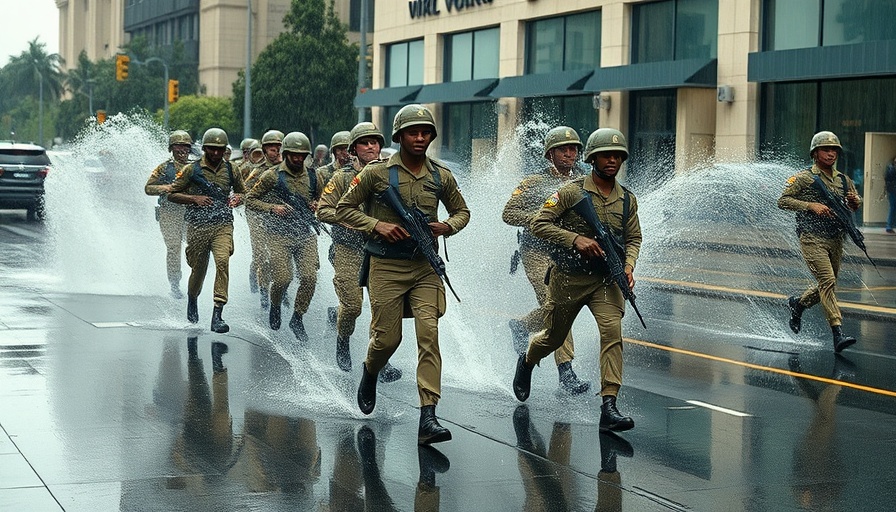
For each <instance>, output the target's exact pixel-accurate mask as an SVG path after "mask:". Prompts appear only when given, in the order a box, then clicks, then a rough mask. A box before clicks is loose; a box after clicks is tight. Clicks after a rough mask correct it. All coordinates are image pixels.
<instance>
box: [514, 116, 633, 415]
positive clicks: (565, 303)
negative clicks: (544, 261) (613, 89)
mask: <svg viewBox="0 0 896 512" xmlns="http://www.w3.org/2000/svg"><path fill="white" fill-rule="evenodd" d="M627 158H628V149H627V148H626V144H625V137H623V135H622V133H620V132H619V131H618V130H614V129H611V128H600V129H598V130H596V131H595V132H594V133H592V134H591V136H589V137H588V142H587V144H586V145H585V162H587V163H590V164H591V166H592V171H591V175H589V176H584V177H581V178H577V179H575V180H573V181H572V182H570V183H568V184H566V185H564V186H563V187H562V188H561V189H560V190H559V191H557V192H555V193H554V194H553V195H552V196H550V197H549V198H548V199H547V201H546V202H545V203H544V206H542V208H541V211H539V212H538V215H536V217H535V219H533V220H532V224H530V228H531V229H532V234H533V235H535V236H537V237H539V238H543V239H544V240H547V241H548V242H551V243H553V244H555V245H557V246H558V250H557V251H554V252H553V253H552V258H553V260H554V266H553V267H552V268H551V270H550V272H549V278H550V279H549V284H548V286H549V290H548V301H547V304H546V306H545V310H546V313H545V317H544V329H543V330H542V331H540V332H538V333H537V334H536V335H535V336H534V337H533V338H532V339H531V341H530V342H529V349H528V350H527V352H526V353H524V354H522V355H521V356H520V358H519V361H518V362H517V367H516V374H515V375H514V378H513V391H514V394H515V395H516V397H517V398H518V399H519V400H520V401H525V400H526V399H527V398H528V397H529V389H530V386H531V380H532V369H533V368H534V367H535V365H536V364H538V362H539V361H541V360H542V359H543V358H544V357H546V356H547V355H548V354H550V353H551V352H553V351H554V350H556V349H558V348H559V347H560V346H562V345H563V342H564V340H565V339H566V335H567V333H569V329H570V328H571V327H572V324H573V322H574V321H575V319H576V316H577V315H578V313H579V311H581V309H582V308H583V307H588V309H589V310H590V311H591V314H592V315H593V316H594V319H595V320H596V321H597V328H598V331H599V332H600V380H601V389H600V394H601V396H602V397H603V403H602V405H601V414H600V428H601V430H612V431H623V430H629V429H631V428H633V427H634V426H635V422H634V420H632V418H630V417H628V416H622V414H620V413H619V410H618V409H617V408H616V395H617V394H618V393H619V388H620V387H621V385H622V315H623V314H624V313H625V299H624V298H623V296H622V291H621V290H620V289H619V286H618V285H617V284H616V282H615V281H614V280H612V279H610V278H609V270H608V269H607V267H606V264H605V263H603V262H604V257H603V256H604V250H615V249H613V248H601V247H600V245H599V244H598V243H597V242H596V241H595V239H594V234H595V233H594V231H593V230H592V229H591V227H590V226H588V225H587V224H586V223H585V221H584V220H583V219H582V217H580V216H579V215H578V214H577V213H575V211H574V210H573V207H574V206H575V204H576V203H578V202H579V201H580V200H582V198H583V197H587V198H588V199H590V201H591V203H592V206H593V208H594V211H595V213H596V214H597V217H598V219H600V221H601V223H603V225H604V226H605V227H606V228H607V231H608V232H610V233H611V235H612V236H615V237H616V238H617V239H618V240H619V241H620V245H621V247H623V248H624V254H620V259H622V260H624V262H625V273H626V275H627V276H628V284H629V288H633V287H634V286H635V278H634V269H635V262H636V261H637V259H638V254H639V253H640V250H641V224H640V221H639V220H638V201H637V199H636V198H635V196H634V194H632V193H631V192H629V191H628V190H627V189H625V188H624V187H623V186H622V185H620V184H619V182H617V181H616V175H617V174H618V173H619V171H620V168H621V167H622V164H623V162H625V160H626V159H627ZM602 263H603V264H602Z"/></svg>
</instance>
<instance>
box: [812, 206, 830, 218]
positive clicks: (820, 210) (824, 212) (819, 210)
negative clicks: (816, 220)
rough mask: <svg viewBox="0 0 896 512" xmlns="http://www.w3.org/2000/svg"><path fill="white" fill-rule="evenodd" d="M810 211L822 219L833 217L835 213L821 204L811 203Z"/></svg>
mask: <svg viewBox="0 0 896 512" xmlns="http://www.w3.org/2000/svg"><path fill="white" fill-rule="evenodd" d="M809 211H810V212H812V213H814V214H815V215H818V216H820V217H833V216H834V212H833V211H831V209H830V208H828V207H827V206H826V205H823V204H821V203H809Z"/></svg>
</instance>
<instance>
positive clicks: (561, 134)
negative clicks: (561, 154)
mask: <svg viewBox="0 0 896 512" xmlns="http://www.w3.org/2000/svg"><path fill="white" fill-rule="evenodd" d="M567 144H575V145H576V147H578V148H579V151H581V150H582V139H580V138H579V134H578V133H576V131H575V130H573V129H572V128H570V127H569V126H558V127H556V128H551V129H550V130H549V131H548V133H547V135H545V136H544V157H545V158H548V153H550V152H551V150H552V149H554V148H557V147H560V146H566V145H567Z"/></svg>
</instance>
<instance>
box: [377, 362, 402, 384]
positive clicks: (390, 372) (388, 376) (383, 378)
mask: <svg viewBox="0 0 896 512" xmlns="http://www.w3.org/2000/svg"><path fill="white" fill-rule="evenodd" d="M400 378H401V370H399V369H398V368H396V367H394V366H392V364H391V363H389V362H387V363H386V366H383V369H382V370H380V375H379V380H380V382H382V383H383V384H388V383H390V382H395V381H396V380H398V379H400Z"/></svg>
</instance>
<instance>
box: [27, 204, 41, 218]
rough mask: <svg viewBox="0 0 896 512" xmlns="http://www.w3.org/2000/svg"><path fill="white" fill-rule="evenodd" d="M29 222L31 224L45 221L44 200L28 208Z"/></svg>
mask: <svg viewBox="0 0 896 512" xmlns="http://www.w3.org/2000/svg"><path fill="white" fill-rule="evenodd" d="M27 216H28V220H29V221H31V222H36V221H41V220H44V200H43V199H38V200H37V201H36V202H35V203H34V205H32V206H30V207H29V208H28V214H27Z"/></svg>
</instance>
